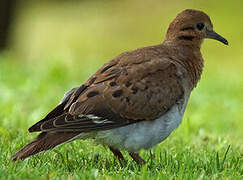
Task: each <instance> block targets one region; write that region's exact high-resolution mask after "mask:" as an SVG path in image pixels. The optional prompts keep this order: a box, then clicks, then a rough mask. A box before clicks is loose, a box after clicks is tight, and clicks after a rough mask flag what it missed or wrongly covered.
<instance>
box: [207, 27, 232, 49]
mask: <svg viewBox="0 0 243 180" xmlns="http://www.w3.org/2000/svg"><path fill="white" fill-rule="evenodd" d="M206 38H209V39H215V40H218V41H220V42H222V43H224V44H226V45H228V44H229V43H228V41H227V40H226V39H225V38H223V37H222V36H220V35H219V34H217V33H216V32H215V31H213V30H211V31H210V30H207V31H206Z"/></svg>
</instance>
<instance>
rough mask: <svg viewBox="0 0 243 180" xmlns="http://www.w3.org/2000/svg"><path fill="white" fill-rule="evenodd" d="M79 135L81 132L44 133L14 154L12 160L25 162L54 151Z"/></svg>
mask: <svg viewBox="0 0 243 180" xmlns="http://www.w3.org/2000/svg"><path fill="white" fill-rule="evenodd" d="M78 134H80V132H42V133H41V134H39V135H38V136H37V137H36V138H35V139H34V140H33V141H31V142H30V143H29V144H27V145H26V146H24V147H23V148H22V149H21V150H19V151H18V152H17V153H16V154H14V155H13V156H12V160H13V161H16V160H18V159H21V160H24V159H25V158H27V157H29V156H32V155H35V154H37V153H39V152H42V151H46V150H48V149H52V148H54V147H56V146H57V145H59V144H62V143H64V142H67V141H70V140H72V139H73V138H75V137H76V136H77V135H78Z"/></svg>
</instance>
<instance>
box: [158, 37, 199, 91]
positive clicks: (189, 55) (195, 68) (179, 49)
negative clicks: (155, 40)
mask: <svg viewBox="0 0 243 180" xmlns="http://www.w3.org/2000/svg"><path fill="white" fill-rule="evenodd" d="M163 45H165V46H167V47H168V50H169V51H172V54H173V55H172V57H171V59H172V60H173V61H176V62H177V63H179V64H181V65H182V66H183V67H184V68H185V69H186V70H187V72H188V74H189V77H190V81H191V88H192V89H193V88H194V87H196V85H197V83H198V81H199V80H200V78H201V74H202V70H203V65H204V60H203V57H202V54H201V52H200V46H193V45H192V44H185V43H181V42H167V41H164V42H163Z"/></svg>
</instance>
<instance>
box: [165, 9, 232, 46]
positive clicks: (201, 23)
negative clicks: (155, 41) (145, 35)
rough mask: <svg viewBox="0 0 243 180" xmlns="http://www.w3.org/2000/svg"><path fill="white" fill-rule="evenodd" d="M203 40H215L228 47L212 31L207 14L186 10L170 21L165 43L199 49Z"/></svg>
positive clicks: (223, 39)
mask: <svg viewBox="0 0 243 180" xmlns="http://www.w3.org/2000/svg"><path fill="white" fill-rule="evenodd" d="M204 38H210V39H215V40H218V41H220V42H222V43H224V44H226V45H228V41H227V40H226V39H225V38H223V37H222V36H220V35H219V34H217V33H216V32H215V31H214V30H213V24H212V22H211V20H210V18H209V16H208V15H207V14H205V13H204V12H202V11H198V10H192V9H187V10H184V11H182V12H181V13H180V14H178V15H177V17H176V18H175V19H174V20H173V21H172V23H171V24H170V26H169V28H168V31H167V34H166V38H165V42H171V41H172V42H179V43H182V44H191V45H195V46H199V47H200V46H201V44H202V42H203V40H204Z"/></svg>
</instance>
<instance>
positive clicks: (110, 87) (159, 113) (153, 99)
mask: <svg viewBox="0 0 243 180" xmlns="http://www.w3.org/2000/svg"><path fill="white" fill-rule="evenodd" d="M204 38H211V39H216V40H219V41H221V42H223V43H224V44H228V42H227V41H226V40H225V39H224V38H223V37H221V36H220V35H218V34H217V33H215V32H214V31H213V26H212V23H211V20H210V19H209V17H208V15H206V14H205V13H203V12H201V11H197V10H185V11H183V12H181V13H180V14H178V16H177V17H176V18H175V19H174V21H173V22H172V23H171V24H170V26H169V28H168V31H167V34H166V37H165V40H164V42H163V43H162V44H159V45H156V46H150V47H145V48H140V49H136V50H134V51H130V52H125V53H122V54H121V55H119V56H117V57H115V58H114V59H113V60H111V61H109V62H108V63H106V64H105V65H104V66H102V67H101V68H100V69H99V70H98V71H97V72H96V73H95V74H94V75H93V76H92V77H90V78H89V79H88V81H87V82H86V83H85V84H83V85H81V86H80V87H77V88H73V89H72V90H70V91H69V92H68V93H66V94H65V96H64V98H63V100H62V101H61V103H60V104H59V105H58V106H57V107H56V108H55V109H54V110H53V111H51V112H50V113H49V114H48V115H47V116H46V117H45V118H44V119H43V120H41V121H39V122H38V123H36V124H35V125H33V126H32V127H30V128H29V132H36V131H41V134H40V135H39V136H38V137H37V138H36V139H35V140H34V141H32V142H31V143H29V144H28V145H26V146H25V147H24V148H23V149H21V150H20V151H19V152H17V153H16V154H15V155H14V156H13V160H17V159H25V158H26V157H29V156H31V155H34V154H36V153H38V152H41V151H46V150H48V149H51V148H54V147H55V146H57V145H59V144H61V143H64V142H68V141H70V140H73V139H76V138H81V139H86V138H93V139H95V140H97V141H98V142H100V143H102V144H104V145H107V146H109V147H110V149H111V151H112V152H113V153H114V155H115V156H116V157H118V159H119V160H122V159H123V156H122V154H121V153H120V149H124V150H127V151H129V154H130V155H131V157H132V158H133V159H134V160H135V161H136V162H137V163H140V164H142V163H144V160H143V159H142V158H141V157H140V156H139V155H138V154H137V153H136V152H137V151H139V150H140V149H143V148H144V149H148V148H151V147H152V146H153V145H155V144H157V143H159V142H161V141H163V140H164V139H165V138H166V137H168V136H169V134H170V133H171V132H172V131H173V130H174V129H175V128H176V127H177V126H178V125H179V124H180V121H181V119H182V116H183V113H184V111H185V107H186V104H187V101H188V98H189V96H190V93H191V91H192V89H193V88H194V87H195V86H196V85H197V82H198V81H199V79H200V76H201V73H202V69H203V58H202V55H201V52H200V47H201V44H202V42H203V39H204Z"/></svg>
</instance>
